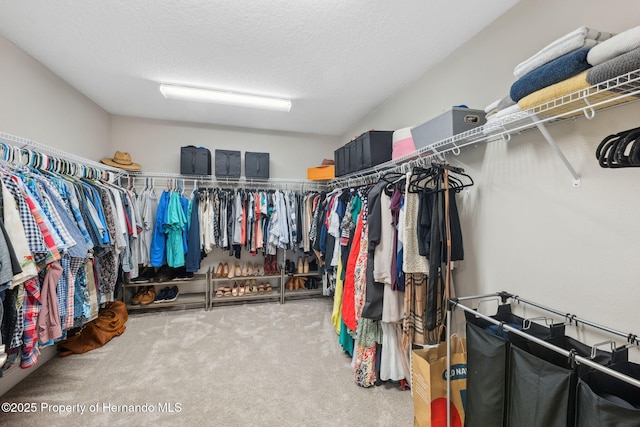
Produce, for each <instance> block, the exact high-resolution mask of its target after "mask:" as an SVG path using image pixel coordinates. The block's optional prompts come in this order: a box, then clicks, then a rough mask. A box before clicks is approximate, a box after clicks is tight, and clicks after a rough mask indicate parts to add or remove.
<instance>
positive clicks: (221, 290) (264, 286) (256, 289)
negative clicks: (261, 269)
mask: <svg viewBox="0 0 640 427" xmlns="http://www.w3.org/2000/svg"><path fill="white" fill-rule="evenodd" d="M265 292H266V293H268V294H270V293H271V292H273V288H272V287H271V283H269V282H265V283H260V284H257V282H256V279H251V280H245V281H239V282H234V283H233V286H231V287H230V286H228V285H220V286H218V289H217V290H216V297H218V298H221V297H229V296H230V297H241V296H244V295H257V294H260V295H262V294H264V293H265Z"/></svg>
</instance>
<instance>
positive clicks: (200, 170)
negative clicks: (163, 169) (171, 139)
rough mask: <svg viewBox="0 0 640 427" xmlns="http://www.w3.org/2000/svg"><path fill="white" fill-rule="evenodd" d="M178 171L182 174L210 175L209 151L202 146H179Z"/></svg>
mask: <svg viewBox="0 0 640 427" xmlns="http://www.w3.org/2000/svg"><path fill="white" fill-rule="evenodd" d="M180 173H181V174H182V175H211V151H209V150H208V149H206V148H204V147H196V146H194V145H187V146H186V147H180Z"/></svg>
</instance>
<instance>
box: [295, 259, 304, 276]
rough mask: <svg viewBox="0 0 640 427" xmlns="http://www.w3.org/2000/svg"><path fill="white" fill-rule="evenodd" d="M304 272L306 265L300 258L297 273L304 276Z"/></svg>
mask: <svg viewBox="0 0 640 427" xmlns="http://www.w3.org/2000/svg"><path fill="white" fill-rule="evenodd" d="M303 270H304V263H303V262H302V257H301V256H299V257H298V270H297V271H296V273H298V274H302V273H303Z"/></svg>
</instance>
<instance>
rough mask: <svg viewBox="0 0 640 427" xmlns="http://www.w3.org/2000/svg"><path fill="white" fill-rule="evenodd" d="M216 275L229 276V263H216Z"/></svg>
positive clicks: (218, 276)
mask: <svg viewBox="0 0 640 427" xmlns="http://www.w3.org/2000/svg"><path fill="white" fill-rule="evenodd" d="M216 277H217V278H220V277H229V264H228V263H226V262H225V263H224V264H223V263H220V264H218V268H216Z"/></svg>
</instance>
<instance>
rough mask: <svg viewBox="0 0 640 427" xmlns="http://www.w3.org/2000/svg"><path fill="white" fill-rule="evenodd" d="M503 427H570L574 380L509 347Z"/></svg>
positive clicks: (568, 371) (570, 374)
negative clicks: (505, 416)
mask: <svg viewBox="0 0 640 427" xmlns="http://www.w3.org/2000/svg"><path fill="white" fill-rule="evenodd" d="M509 353H510V355H509V406H508V408H507V419H506V425H507V426H528V427H568V426H573V415H574V414H573V405H574V404H575V385H576V376H575V373H574V371H573V370H571V369H566V368H563V367H560V366H556V365H554V364H553V363H550V362H547V361H545V360H543V359H541V358H539V357H537V356H534V355H532V354H529V353H527V352H526V351H524V350H522V349H520V348H518V347H515V346H513V345H512V346H511V348H510V352H509Z"/></svg>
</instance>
